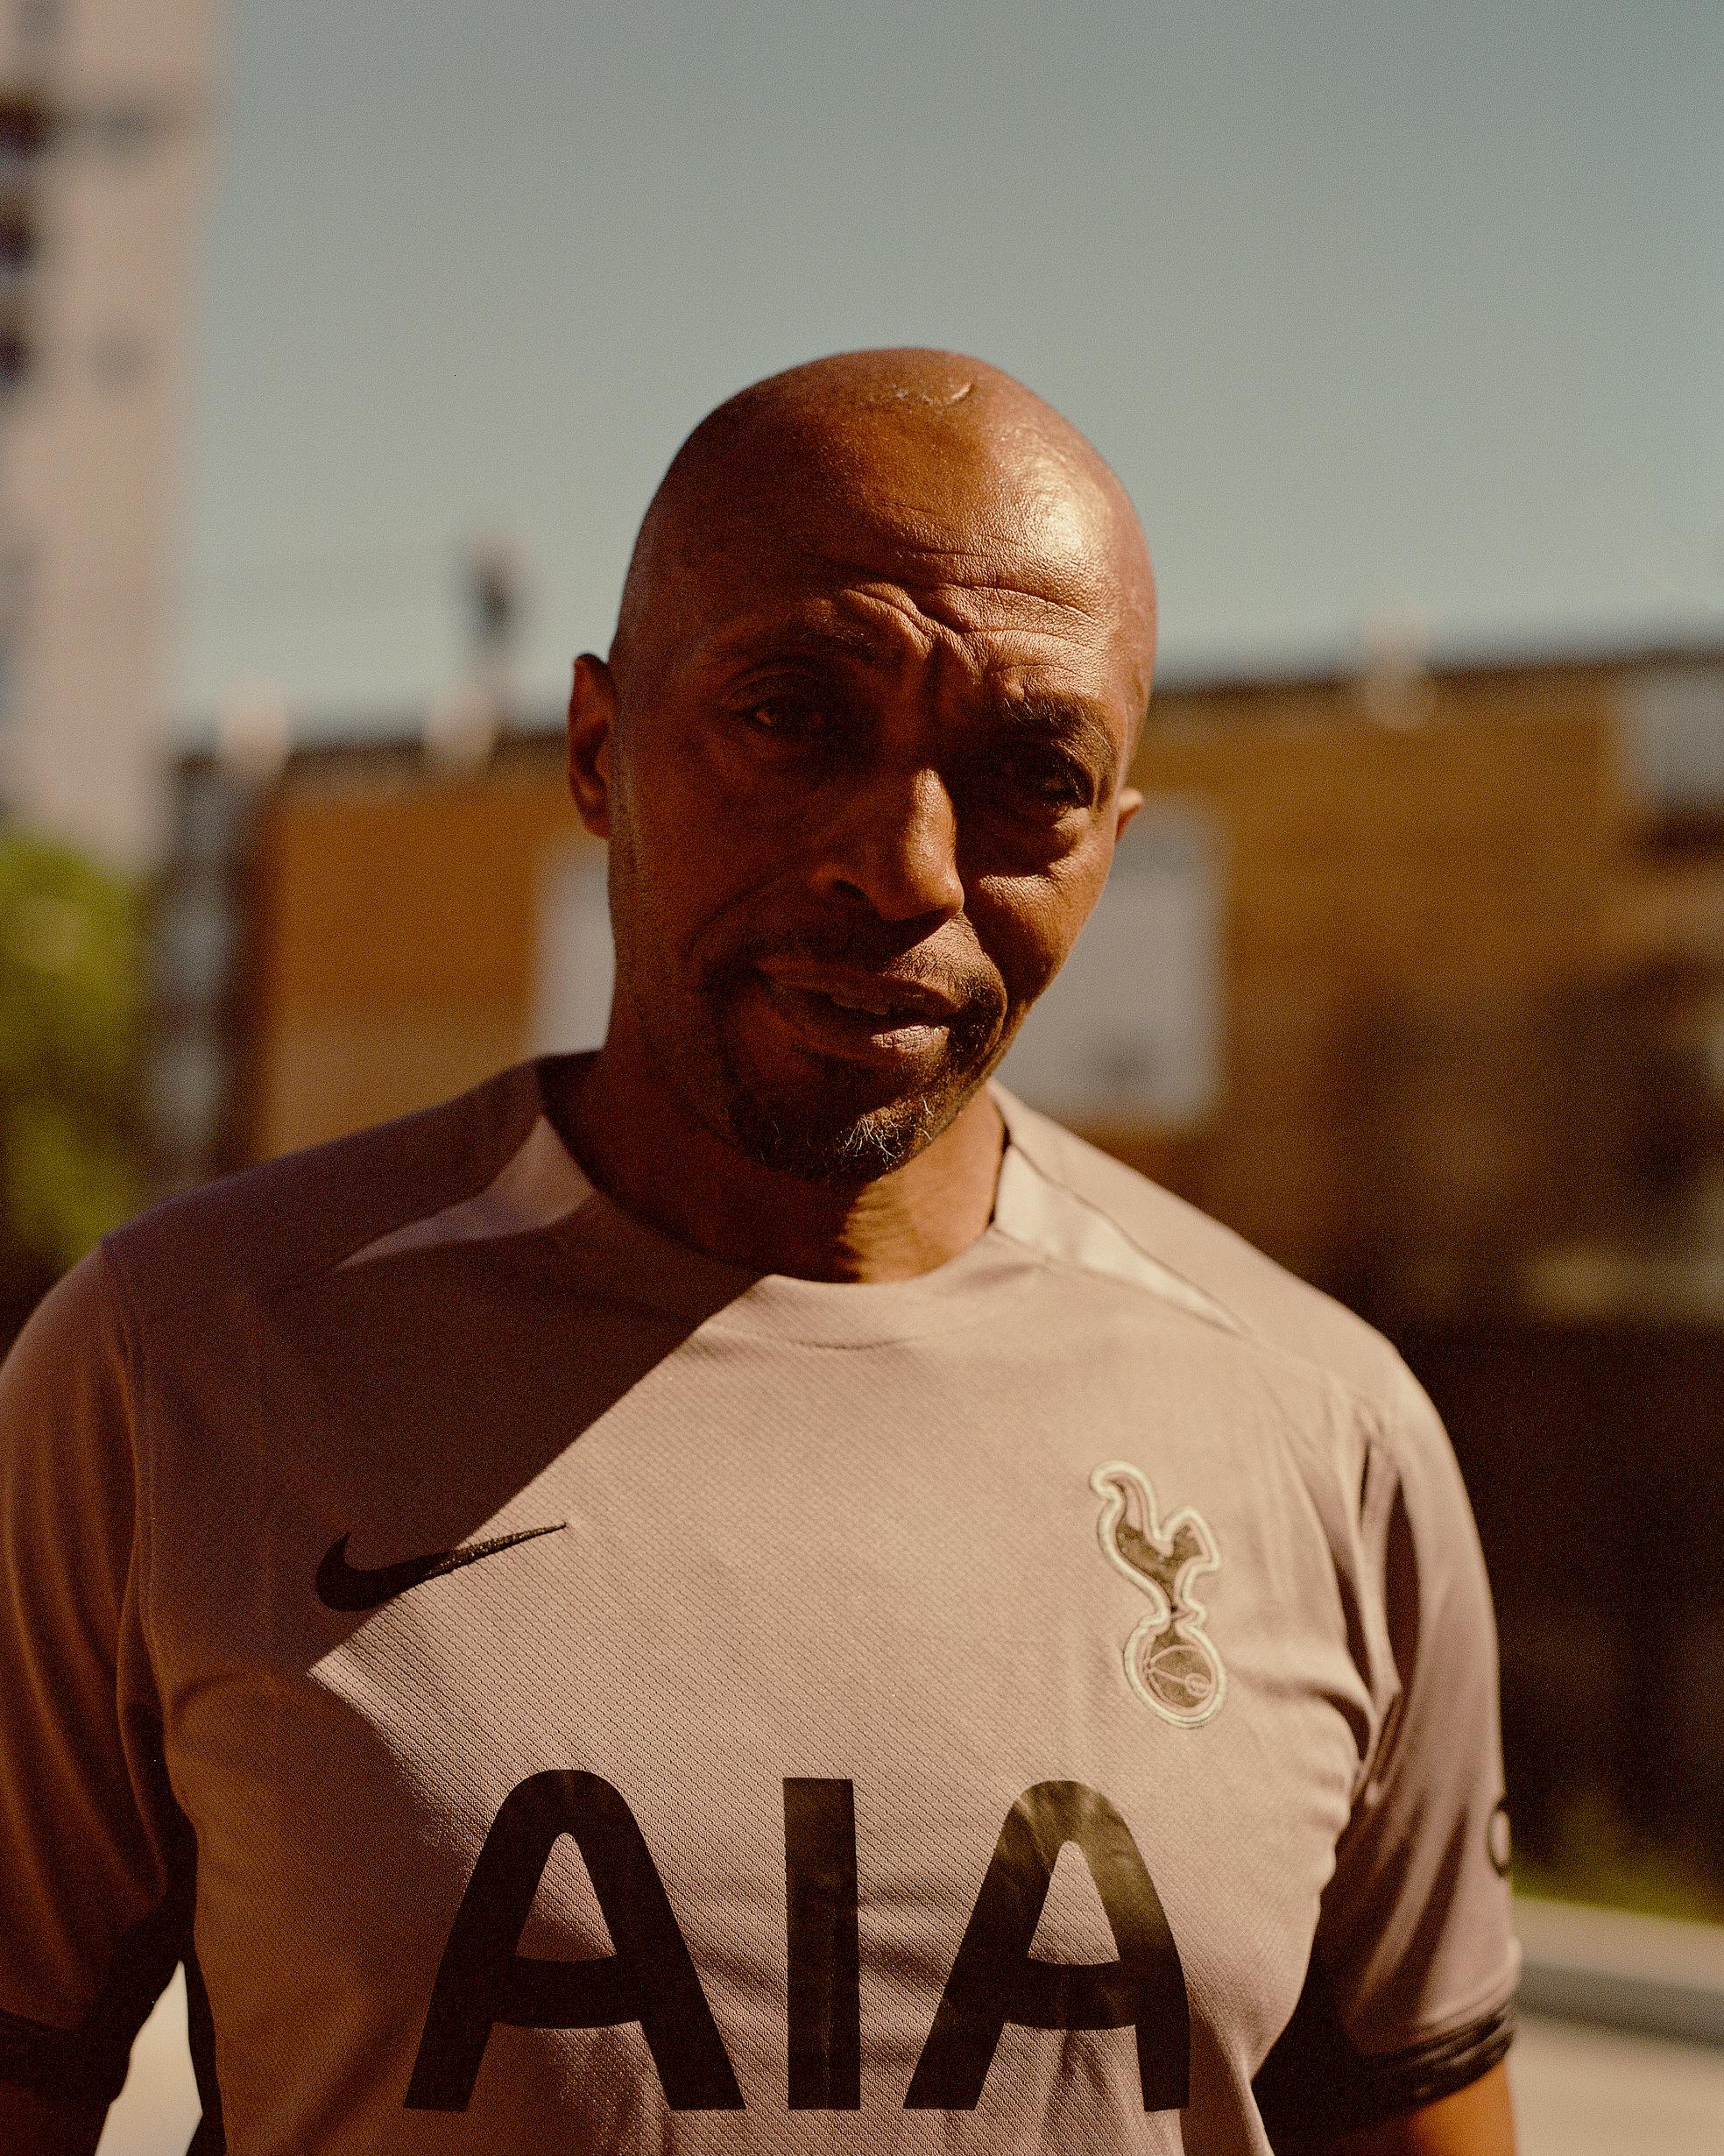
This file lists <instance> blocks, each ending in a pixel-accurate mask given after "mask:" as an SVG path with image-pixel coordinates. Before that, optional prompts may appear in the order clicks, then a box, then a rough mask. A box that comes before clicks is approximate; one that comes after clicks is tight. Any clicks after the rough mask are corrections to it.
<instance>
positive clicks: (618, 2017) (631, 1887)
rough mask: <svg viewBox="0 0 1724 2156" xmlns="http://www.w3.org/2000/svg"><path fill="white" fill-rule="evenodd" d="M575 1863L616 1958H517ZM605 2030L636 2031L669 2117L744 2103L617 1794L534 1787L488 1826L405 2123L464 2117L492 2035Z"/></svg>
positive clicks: (544, 1782)
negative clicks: (566, 1851) (562, 1855)
mask: <svg viewBox="0 0 1724 2156" xmlns="http://www.w3.org/2000/svg"><path fill="white" fill-rule="evenodd" d="M562 1834H569V1835H572V1836H573V1837H574V1840H575V1841H576V1844H577V1846H578V1847H579V1849H580V1851H581V1855H582V1856H583V1859H584V1860H585V1863H586V1867H587V1872H588V1875H589V1877H590V1878H591V1881H592V1886H593V1892H594V1894H595V1896H596V1897H597V1901H598V1905H599V1909H600V1912H602V1914H603V1915H604V1921H605V1923H606V1924H607V1925H608V1926H610V1930H611V1940H612V1941H613V1943H614V1945H615V1947H616V1951H615V1953H614V1954H609V1955H599V1956H596V1957H594V1958H592V1959H590V1960H586V1961H576V1962H555V1961H548V1960H546V1959H544V1958H543V1957H542V1956H539V1955H524V1954H519V1953H518V1952H517V1951H516V1948H517V1947H518V1945H519V1940H520V1935H521V1933H522V1931H523V1929H524V1928H525V1926H526V1919H527V1916H528V1914H529V1912H531V1910H532V1907H533V1897H534V1895H535V1894H536V1893H537V1892H538V1891H539V1882H540V1880H541V1878H542V1877H544V1873H545V1866H546V1864H547V1863H548V1861H549V1859H550V1854H551V1851H552V1849H553V1848H554V1847H555V1844H556V1841H557V1839H558V1837H559V1836H560V1835H562ZM499 2021H500V2022H502V2023H504V2024H505V2025H506V2026H508V2027H510V2028H516V2029H604V2028H613V2027H615V2026H617V2025H618V2024H620V2023H624V2022H630V2021H638V2022H639V2024H640V2026H641V2030H642V2032H643V2033H644V2034H645V2036H646V2039H647V2046H648V2047H649V2049H650V2050H651V2052H652V2054H653V2063H654V2066H655V2067H656V2068H658V2072H659V2079H660V2081H661V2082H662V2083H663V2085H664V2092H665V2100H666V2102H667V2103H668V2104H669V2106H670V2108H671V2110H674V2111H734V2110H741V2109H742V2108H743V2103H742V2092H741V2090H740V2089H738V2086H737V2080H736V2075H735V2074H734V2073H733V2072H732V2071H731V2062H730V2060H729V2058H728V2056H727V2055H726V2054H725V2051H724V2043H723V2040H722V2039H721V2038H720V2037H719V2034H718V2030H717V2024H716V2023H715V2022H714V2020H713V2018H712V2011H711V2009H710V2007H709V2006H708V2004H707V2003H706V1994H705V1993H704V1992H703V1990H701V1984H700V1979H699V1977H698V1976H696V1974H695V1965H694V1962H692V1960H691V1959H690V1958H689V1948H688V1945H687V1942H686V1941H685V1940H684V1939H683V1937H682V1932H681V1930H680V1929H679V1928H678V1926H677V1922H676V1919H675V1915H674V1914H673V1912H672V1911H671V1906H670V1901H669V1898H668V1896H667V1895H666V1893H665V1890H664V1882H663V1881H662V1880H661V1878H660V1877H659V1875H658V1871H657V1869H656V1867H655V1866H654V1863H653V1859H652V1856H651V1855H650V1853H649V1852H648V1850H647V1843H646V1840H645V1838H644V1837H643V1835H642V1834H641V1832H640V1829H639V1826H637V1824H636V1823H635V1819H634V1814H633V1813H632V1812H631V1811H630V1810H629V1808H628V1806H627V1805H626V1804H625V1802H624V1801H623V1799H622V1798H621V1796H620V1795H619V1794H618V1792H617V1791H616V1790H615V1789H613V1788H612V1787H611V1784H610V1783H609V1782H607V1781H604V1780H603V1779H602V1778H600V1777H599V1776H598V1775H597V1774H583V1773H577V1772H575V1771H570V1770H564V1771H554V1772H549V1773H545V1774H533V1775H530V1776H529V1777H528V1778H527V1779H526V1781H524V1782H522V1783H520V1784H519V1785H518V1786H517V1787H515V1788H514V1789H512V1790H511V1791H510V1792H509V1794H508V1795H507V1797H505V1799H504V1800H503V1805H502V1807H501V1809H500V1810H499V1811H498V1814H497V1817H496V1818H495V1819H494V1820H492V1821H491V1831H490V1833H489V1834H486V1836H485V1839H484V1848H483V1849H481V1850H480V1851H479V1856H478V1862H477V1863H476V1864H475V1865H474V1867H473V1876H472V1877H471V1878H470V1880H469V1881H468V1883H467V1891H466V1892H465V1893H464V1894H463V1896H462V1898H461V1905H460V1907H459V1908H458V1909H457V1910H456V1912H455V1921H454V1923H453V1924H452V1925H451V1926H450V1927H449V1942H448V1944H447V1945H446V1946H445V1947H444V1948H443V1956H442V1962H440V1963H439V1965H438V1969H437V1976H436V1982H435V1984H434V1985H433V1986H432V1990H431V2004H430V2008H429V2010H428V2011H427V2014H426V2017H425V2028H424V2031H423V2032H422V2034H421V2035H420V2042H419V2053H418V2056H417V2057H416V2058H415V2059H414V2061H413V2075H412V2078H411V2079H410V2080H409V2082H408V2083H407V2095H406V2109H407V2110H410V2111H414V2110H416V2111H463V2110H466V2108H467V2105H468V2103H469V2102H470V2099H471V2096H472V2094H473V2085H474V2083H475V2082H476V2081H477V2078H478V2072H479V2065H480V2061H482V2060H483V2059H484V2050H485V2046H486V2044H487V2043H488V2042H489V2041H490V2040H491V2029H492V2026H493V2025H495V2024H496V2023H498V2022H499Z"/></svg>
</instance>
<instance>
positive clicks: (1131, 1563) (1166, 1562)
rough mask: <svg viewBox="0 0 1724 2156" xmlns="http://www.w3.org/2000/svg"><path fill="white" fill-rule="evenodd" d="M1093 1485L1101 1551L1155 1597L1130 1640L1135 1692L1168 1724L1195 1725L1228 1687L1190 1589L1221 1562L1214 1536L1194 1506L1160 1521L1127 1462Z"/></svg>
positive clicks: (1107, 1469) (1101, 1472)
mask: <svg viewBox="0 0 1724 2156" xmlns="http://www.w3.org/2000/svg"><path fill="white" fill-rule="evenodd" d="M1090 1488H1092V1490H1093V1491H1094V1492H1095V1494H1096V1495H1097V1496H1098V1497H1099V1498H1101V1499H1102V1500H1103V1501H1104V1502H1103V1503H1102V1508H1101V1517H1100V1519H1099V1521H1098V1522H1097V1523H1096V1528H1097V1532H1098V1533H1099V1535H1100V1537H1101V1547H1102V1552H1103V1554H1104V1555H1105V1556H1106V1559H1107V1561H1108V1563H1109V1564H1110V1565H1113V1566H1117V1567H1118V1569H1119V1570H1120V1572H1122V1573H1124V1574H1125V1575H1126V1577H1127V1580H1130V1581H1131V1583H1132V1585H1133V1586H1134V1587H1141V1589H1142V1591H1143V1593H1144V1594H1147V1595H1148V1597H1149V1610H1148V1615H1146V1616H1145V1617H1144V1618H1143V1619H1142V1621H1141V1622H1140V1623H1139V1624H1138V1625H1137V1626H1136V1627H1135V1628H1134V1630H1133V1632H1132V1634H1131V1636H1130V1637H1129V1638H1128V1639H1127V1642H1126V1675H1127V1677H1128V1678H1129V1679H1131V1687H1132V1690H1133V1691H1134V1693H1136V1694H1137V1696H1138V1698H1139V1699H1140V1700H1142V1701H1143V1703H1144V1705H1145V1706H1146V1707H1154V1708H1155V1712H1156V1713H1157V1714H1159V1715H1161V1716H1162V1720H1163V1721H1172V1722H1177V1723H1178V1724H1179V1725H1180V1726H1181V1727H1182V1728H1188V1729H1189V1728H1195V1727H1196V1726H1197V1724H1198V1722H1202V1721H1208V1720H1209V1718H1210V1716H1211V1715H1212V1714H1215V1713H1216V1712H1217V1711H1218V1710H1219V1707H1220V1705H1221V1701H1222V1700H1223V1698H1224V1697H1225V1696H1226V1689H1227V1672H1226V1670H1224V1669H1223V1668H1222V1666H1221V1658H1220V1656H1219V1654H1218V1653H1217V1652H1216V1651H1215V1644H1214V1642H1213V1641H1212V1639H1211V1638H1210V1636H1209V1635H1208V1634H1207V1633H1206V1632H1205V1630H1204V1629H1203V1627H1204V1618H1205V1615H1206V1614H1207V1613H1206V1611H1205V1608H1204V1606H1203V1604H1202V1603H1201V1602H1200V1601H1198V1598H1197V1596H1196V1595H1195V1594H1193V1593H1192V1592H1191V1582H1192V1580H1195V1579H1196V1578H1197V1577H1198V1574H1199V1573H1206V1572H1214V1571H1215V1570H1216V1569H1217V1567H1218V1566H1219V1565H1220V1562H1221V1559H1220V1554H1219V1552H1218V1551H1217V1549H1216V1547H1215V1537H1214V1536H1213V1535H1212V1533H1211V1532H1210V1530H1209V1523H1208V1522H1207V1521H1206V1520H1205V1518H1204V1516H1203V1515H1202V1514H1201V1513H1199V1512H1194V1511H1193V1510H1192V1509H1191V1506H1190V1505H1186V1506H1184V1507H1183V1508H1182V1509H1180V1510H1179V1511H1177V1512H1176V1513H1175V1514H1174V1515H1173V1516H1172V1517H1171V1518H1170V1519H1169V1521H1168V1523H1167V1524H1166V1526H1165V1527H1164V1526H1162V1523H1161V1520H1160V1518H1159V1517H1158V1516H1157V1514H1156V1511H1155V1491H1154V1490H1153V1489H1152V1488H1150V1487H1149V1478H1148V1475H1146V1474H1143V1473H1142V1472H1141V1469H1139V1468H1136V1467H1132V1466H1131V1465H1130V1464H1129V1463H1128V1462H1127V1461H1126V1460H1108V1461H1106V1463H1105V1464H1104V1465H1103V1466H1101V1467H1098V1468H1097V1469H1096V1471H1095V1473H1094V1474H1092V1476H1091V1477H1090Z"/></svg>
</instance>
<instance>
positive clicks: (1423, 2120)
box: [1285, 2059, 1515, 2156]
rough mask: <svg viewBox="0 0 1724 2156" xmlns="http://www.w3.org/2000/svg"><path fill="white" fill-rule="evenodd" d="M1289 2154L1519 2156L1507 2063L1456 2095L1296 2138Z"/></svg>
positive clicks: (1327, 2155)
mask: <svg viewBox="0 0 1724 2156" xmlns="http://www.w3.org/2000/svg"><path fill="white" fill-rule="evenodd" d="M1285 2156H1515V2111H1514V2106H1513V2103H1511V2101H1510V2099H1509V2092H1508V2061H1507V2060H1506V2059H1503V2060H1499V2061H1498V2062H1497V2064H1496V2065H1495V2066H1494V2067H1493V2068H1491V2070H1490V2071H1489V2073H1488V2074H1482V2075H1480V2077H1479V2079H1478V2080H1477V2081H1476V2082H1468V2084H1467V2085H1466V2088H1465V2089H1456V2090H1455V2092H1454V2094H1453V2095H1452V2096H1439V2097H1438V2100H1437V2102H1436V2103H1426V2104H1424V2105H1422V2106H1421V2107H1420V2108H1419V2110H1417V2111H1403V2113H1402V2114H1401V2116H1400V2117H1398V2118H1386V2119H1384V2120H1383V2121H1382V2123H1381V2124H1380V2125H1376V2126H1367V2127H1365V2128H1363V2129H1362V2130H1361V2131H1360V2132H1358V2133H1347V2134H1342V2135H1341V2136H1340V2137H1339V2138H1326V2139H1323V2140H1317V2141H1304V2140H1301V2141H1292V2142H1289V2143H1288V2144H1287V2146H1286V2151H1285Z"/></svg>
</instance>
